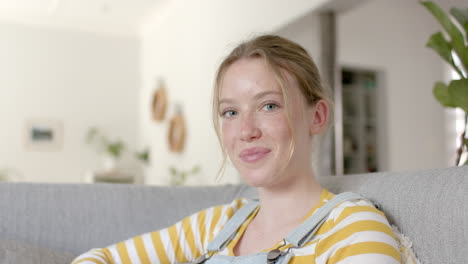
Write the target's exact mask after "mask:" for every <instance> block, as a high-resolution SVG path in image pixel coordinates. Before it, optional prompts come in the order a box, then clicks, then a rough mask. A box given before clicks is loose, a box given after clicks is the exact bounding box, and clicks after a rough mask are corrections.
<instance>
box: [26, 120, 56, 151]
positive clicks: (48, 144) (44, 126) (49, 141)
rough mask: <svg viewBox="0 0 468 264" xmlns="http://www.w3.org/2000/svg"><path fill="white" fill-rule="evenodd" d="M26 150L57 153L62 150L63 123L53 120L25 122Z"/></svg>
mask: <svg viewBox="0 0 468 264" xmlns="http://www.w3.org/2000/svg"><path fill="white" fill-rule="evenodd" d="M24 145H25V148H26V150H32V151H59V150H61V149H62V148H63V123H62V122H61V121H59V120H53V119H29V120H26V125H25V130H24Z"/></svg>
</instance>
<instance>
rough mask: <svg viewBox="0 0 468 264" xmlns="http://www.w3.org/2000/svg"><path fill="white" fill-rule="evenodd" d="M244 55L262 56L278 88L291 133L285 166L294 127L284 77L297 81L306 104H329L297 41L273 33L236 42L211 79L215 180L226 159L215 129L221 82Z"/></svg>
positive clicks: (326, 94)
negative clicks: (217, 156)
mask: <svg viewBox="0 0 468 264" xmlns="http://www.w3.org/2000/svg"><path fill="white" fill-rule="evenodd" d="M248 58H261V59H263V60H264V61H265V62H266V64H267V66H268V67H270V68H271V70H272V71H273V73H274V74H275V78H276V80H277V82H278V84H279V86H280V87H281V91H282V93H283V97H284V102H285V108H286V109H287V111H286V118H287V121H288V125H289V130H290V132H291V135H293V136H292V141H291V144H290V153H289V159H288V162H286V163H285V164H286V166H287V165H288V163H289V162H290V160H291V158H292V155H293V153H294V149H295V139H294V133H293V132H294V128H293V126H292V125H291V113H290V110H289V109H290V108H289V107H288V102H289V97H290V96H289V93H288V89H287V88H286V87H287V86H286V84H287V82H288V77H289V76H290V77H292V78H293V79H294V80H295V81H296V82H297V84H298V86H299V88H300V91H301V94H302V95H303V96H304V98H305V101H306V103H307V105H308V106H313V105H315V103H316V102H317V101H318V100H320V99H323V100H325V101H326V102H327V103H328V104H329V105H330V106H332V105H333V102H332V99H331V96H330V93H329V91H328V89H326V88H325V86H324V85H323V83H322V80H321V78H320V75H319V71H318V69H317V66H316V65H315V63H314V61H313V60H312V58H311V57H310V55H309V54H308V53H307V51H306V50H305V49H304V48H303V47H301V46H300V45H299V44H297V43H295V42H293V41H291V40H288V39H286V38H283V37H280V36H275V35H262V36H258V37H255V38H253V39H251V40H248V41H245V42H243V43H241V44H239V45H238V46H237V47H236V48H234V49H233V50H232V51H231V53H230V54H229V55H228V56H227V57H226V58H225V59H224V60H223V61H222V63H221V64H220V66H219V68H218V70H217V73H216V79H215V86H214V92H213V105H212V107H213V125H214V128H215V131H216V135H217V137H218V140H219V142H220V145H221V149H222V151H223V163H222V166H221V167H220V169H219V171H218V176H217V179H218V178H219V177H220V175H221V174H222V173H223V172H224V170H225V167H226V159H227V153H226V150H225V147H224V144H223V140H222V138H221V132H220V128H219V93H220V92H219V90H220V86H221V82H222V79H223V76H224V73H225V72H226V71H227V69H228V68H229V66H231V65H232V64H233V63H235V62H236V61H238V60H240V59H248ZM330 109H332V107H330ZM286 166H285V168H286ZM285 168H283V169H285Z"/></svg>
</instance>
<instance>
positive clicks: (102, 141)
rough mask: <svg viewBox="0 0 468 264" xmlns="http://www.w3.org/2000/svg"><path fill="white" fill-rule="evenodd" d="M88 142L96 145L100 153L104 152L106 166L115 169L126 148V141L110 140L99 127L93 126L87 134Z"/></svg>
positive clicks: (93, 145)
mask: <svg viewBox="0 0 468 264" xmlns="http://www.w3.org/2000/svg"><path fill="white" fill-rule="evenodd" d="M86 143H88V144H89V145H91V146H92V147H94V148H95V149H96V150H97V151H98V153H101V154H104V167H105V168H106V169H114V168H115V166H116V162H117V160H118V159H119V158H120V157H121V155H122V153H123V151H124V150H125V143H123V141H121V140H115V141H112V140H110V139H109V138H108V137H107V136H106V135H105V134H104V133H102V132H101V131H100V130H99V129H98V128H96V127H92V128H90V129H89V130H88V133H87V134H86Z"/></svg>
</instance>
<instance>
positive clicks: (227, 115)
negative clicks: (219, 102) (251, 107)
mask: <svg viewBox="0 0 468 264" xmlns="http://www.w3.org/2000/svg"><path fill="white" fill-rule="evenodd" d="M235 114H237V112H236V111H234V110H227V111H224V113H223V114H222V116H223V117H227V118H230V117H233V116H234V115H235Z"/></svg>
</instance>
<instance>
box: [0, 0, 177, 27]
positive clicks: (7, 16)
mask: <svg viewBox="0 0 468 264" xmlns="http://www.w3.org/2000/svg"><path fill="white" fill-rule="evenodd" d="M167 1H168V0H0V21H3V22H5V21H6V22H12V23H21V24H33V25H41V26H47V27H54V28H65V29H76V30H82V31H91V32H98V33H106V34H109V33H110V34H118V35H137V34H139V31H140V28H141V26H142V24H143V23H145V21H146V20H147V19H148V17H150V16H153V14H154V13H155V12H156V10H157V8H158V6H160V5H161V3H162V2H167Z"/></svg>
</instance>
